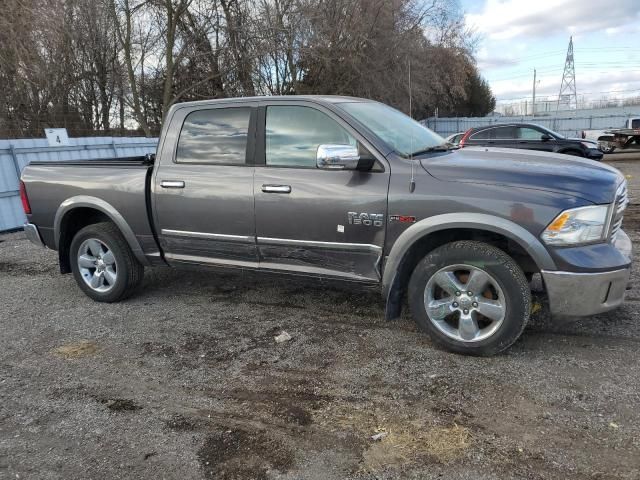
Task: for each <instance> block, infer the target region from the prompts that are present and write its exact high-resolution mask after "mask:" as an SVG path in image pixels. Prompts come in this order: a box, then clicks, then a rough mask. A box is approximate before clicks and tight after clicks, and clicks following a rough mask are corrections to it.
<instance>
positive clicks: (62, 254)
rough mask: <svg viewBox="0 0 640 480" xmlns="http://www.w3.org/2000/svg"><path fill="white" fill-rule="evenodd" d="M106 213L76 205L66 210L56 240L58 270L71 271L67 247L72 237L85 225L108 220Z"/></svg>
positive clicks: (62, 271) (69, 245)
mask: <svg viewBox="0 0 640 480" xmlns="http://www.w3.org/2000/svg"><path fill="white" fill-rule="evenodd" d="M110 221H111V219H110V218H109V216H108V215H107V214H105V213H104V212H101V211H100V210H96V209H95V208H89V207H78V208H74V209H73V210H71V211H69V212H67V213H66V214H65V216H64V217H62V221H61V222H60V239H59V241H58V258H59V260H60V272H61V273H71V261H70V258H69V249H70V247H71V242H72V241H73V237H75V236H76V233H78V232H79V231H80V230H81V229H83V228H84V227H86V226H87V225H92V224H94V223H100V222H110Z"/></svg>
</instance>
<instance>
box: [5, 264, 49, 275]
mask: <svg viewBox="0 0 640 480" xmlns="http://www.w3.org/2000/svg"><path fill="white" fill-rule="evenodd" d="M56 270H57V266H56V265H55V264H53V265H44V266H43V265H38V264H36V263H14V262H0V273H4V274H7V275H11V276H22V275H48V274H50V273H53V272H55V271H56Z"/></svg>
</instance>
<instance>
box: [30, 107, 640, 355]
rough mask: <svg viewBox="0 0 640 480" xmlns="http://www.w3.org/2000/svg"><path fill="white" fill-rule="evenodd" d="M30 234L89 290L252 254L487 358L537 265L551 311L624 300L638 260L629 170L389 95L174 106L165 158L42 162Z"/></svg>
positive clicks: (509, 338)
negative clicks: (449, 139) (498, 139)
mask: <svg viewBox="0 0 640 480" xmlns="http://www.w3.org/2000/svg"><path fill="white" fill-rule="evenodd" d="M21 193H22V201H23V205H24V208H25V211H26V213H27V217H28V223H27V224H26V225H25V231H26V233H27V236H28V237H29V238H30V239H31V240H32V241H33V242H34V243H36V244H39V245H43V244H44V245H46V246H47V247H49V248H52V249H55V250H57V251H58V254H59V261H60V269H61V272H62V273H73V275H74V277H75V279H76V281H77V283H78V285H79V286H80V288H81V289H82V290H83V291H84V292H85V293H86V294H87V295H88V296H89V297H91V298H92V299H94V300H96V301H102V302H114V301H118V300H121V299H124V298H125V297H127V296H128V295H130V294H131V293H132V292H133V291H134V289H135V288H136V287H137V286H138V285H139V284H140V283H141V280H142V277H143V271H144V267H145V266H152V265H168V266H179V265H184V264H192V265H193V264H197V265H203V266H213V267H225V268H229V267H232V268H239V269H252V270H258V271H268V272H280V273H285V274H293V275H306V276H313V277H322V278H331V279H342V280H346V281H355V282H361V283H362V284H364V285H368V286H374V287H375V286H377V287H378V288H380V289H381V291H382V295H383V297H384V300H385V305H386V307H385V308H386V312H385V314H386V317H387V318H389V319H392V318H396V317H398V315H399V314H400V312H401V308H402V305H403V303H404V298H405V297H406V298H408V304H409V307H410V310H411V313H412V315H413V317H414V318H415V321H416V322H417V324H418V326H419V327H420V328H421V329H422V330H424V331H426V332H427V333H428V334H429V335H430V336H431V338H432V339H433V341H434V342H435V343H437V344H439V345H441V346H443V347H445V348H447V349H449V350H452V351H455V352H460V353H467V354H474V355H491V354H495V353H497V352H499V351H501V350H504V349H505V348H507V347H508V346H510V345H511V344H512V343H513V342H515V341H516V339H517V338H518V337H519V336H520V334H521V333H522V331H523V329H524V327H525V325H526V323H527V321H528V319H529V314H530V311H531V289H530V283H529V282H530V281H531V278H532V276H533V275H534V274H538V273H539V274H541V277H542V280H543V283H544V286H545V289H546V292H547V293H548V297H549V304H550V309H551V312H552V314H553V315H560V316H584V315H592V314H596V313H599V312H604V311H606V310H610V309H612V308H615V307H617V306H619V305H621V304H622V302H623V300H624V294H625V289H626V287H627V283H628V279H629V272H630V268H631V260H630V255H631V242H630V241H629V238H628V237H627V235H625V233H624V232H623V230H622V229H621V225H622V216H623V211H624V209H625V207H626V205H627V190H626V183H625V179H624V177H623V176H622V175H621V174H620V173H619V172H618V171H617V170H615V169H614V168H611V167H609V166H607V165H603V164H599V163H596V162H593V161H590V160H584V159H579V158H571V157H568V156H566V155H558V154H549V153H542V152H533V151H524V150H515V149H514V150H511V149H492V148H485V147H482V148H474V147H471V148H464V149H461V150H460V149H455V148H453V147H452V146H451V145H450V144H447V143H446V142H445V140H444V139H443V138H442V137H440V136H438V135H437V134H435V133H433V132H432V131H430V130H428V129H427V128H425V127H423V126H422V125H420V124H419V123H417V122H415V121H414V120H412V119H411V118H409V117H408V116H406V115H404V114H403V113H400V112H399V111H397V110H394V109H392V108H390V107H388V106H386V105H384V104H381V103H378V102H374V101H369V100H363V99H358V98H349V97H332V96H308V97H306V96H298V97H295V96H289V97H258V98H238V99H225V100H211V101H200V102H193V103H183V104H177V105H174V106H173V107H172V108H171V110H170V111H169V112H168V114H167V117H166V121H165V124H164V126H163V129H162V132H161V136H160V141H159V144H158V148H157V153H156V155H155V156H149V157H148V158H144V157H141V158H130V159H113V160H104V161H80V162H78V161H69V162H65V161H62V162H55V163H51V162H46V163H40V162H33V163H31V164H30V165H29V166H27V167H26V168H25V170H24V172H23V174H22V183H21Z"/></svg>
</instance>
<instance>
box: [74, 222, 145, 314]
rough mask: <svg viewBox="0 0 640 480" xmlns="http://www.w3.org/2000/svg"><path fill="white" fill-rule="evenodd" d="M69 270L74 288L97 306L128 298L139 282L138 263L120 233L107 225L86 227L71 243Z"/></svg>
mask: <svg viewBox="0 0 640 480" xmlns="http://www.w3.org/2000/svg"><path fill="white" fill-rule="evenodd" d="M69 258H70V259H71V270H72V272H73V276H74V278H75V280H76V283H77V284H78V286H79V287H80V288H81V289H82V291H83V292H84V293H85V294H86V295H87V296H88V297H89V298H91V299H93V300H95V301H97V302H108V303H111V302H117V301H120V300H124V299H125V298H127V297H129V296H130V295H131V294H132V293H133V292H134V291H135V290H136V288H137V287H138V286H139V285H140V283H141V282H142V278H143V276H144V267H143V266H142V265H141V264H140V262H138V260H137V259H136V257H135V256H134V254H133V252H132V251H131V248H129V245H128V244H127V242H126V240H125V239H124V237H123V236H122V233H120V230H119V229H118V228H117V227H116V226H115V225H114V224H113V223H109V222H102V223H96V224H92V225H88V226H86V227H84V228H83V229H81V230H80V231H79V232H78V233H77V234H76V235H75V237H73V240H72V242H71V248H70V251H69Z"/></svg>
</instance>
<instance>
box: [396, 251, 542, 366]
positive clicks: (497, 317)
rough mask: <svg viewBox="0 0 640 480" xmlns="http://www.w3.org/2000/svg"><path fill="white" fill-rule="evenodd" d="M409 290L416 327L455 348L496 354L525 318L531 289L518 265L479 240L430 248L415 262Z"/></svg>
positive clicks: (520, 328) (469, 352)
mask: <svg viewBox="0 0 640 480" xmlns="http://www.w3.org/2000/svg"><path fill="white" fill-rule="evenodd" d="M408 290H409V305H410V308H411V313H412V315H413V318H414V320H415V322H416V323H417V324H418V327H420V329H421V330H423V331H424V332H426V333H428V334H429V336H430V337H431V339H432V340H433V341H434V342H435V343H436V344H437V345H439V346H441V347H443V348H445V349H447V350H449V351H452V352H456V353H461V354H466V355H477V356H489V355H495V354H496V353H499V352H501V351H503V350H505V349H506V348H508V347H509V346H511V345H512V344H513V343H514V342H515V341H516V340H517V339H518V337H519V336H520V334H521V333H522V331H523V330H524V328H525V326H526V324H527V321H528V320H529V314H530V310H531V290H530V288H529V283H528V282H527V279H526V277H525V275H524V273H523V272H522V269H521V268H520V267H519V266H518V264H517V263H516V262H515V261H514V260H513V259H512V258H511V257H510V256H509V255H507V254H506V253H504V252H503V251H502V250H500V249H498V248H496V247H494V246H492V245H488V244H486V243H483V242H477V241H466V240H465V241H459V242H452V243H448V244H446V245H443V246H441V247H439V248H437V249H435V250H433V251H432V252H430V253H429V254H428V255H427V256H426V257H424V259H423V260H422V261H420V262H419V263H418V265H417V266H416V268H415V270H414V271H413V274H412V275H411V279H410V281H409V289H408ZM474 290H475V291H474Z"/></svg>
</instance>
